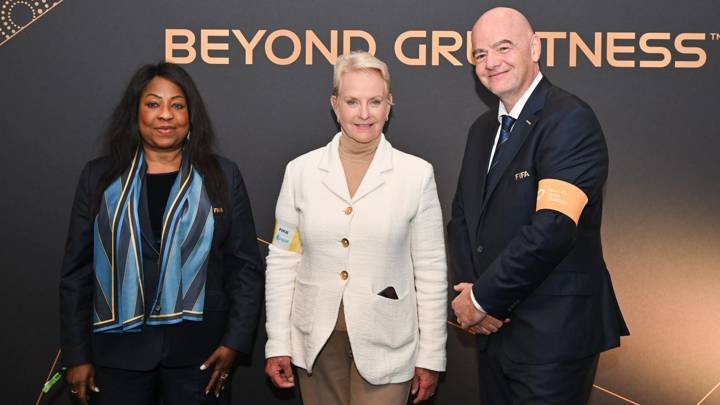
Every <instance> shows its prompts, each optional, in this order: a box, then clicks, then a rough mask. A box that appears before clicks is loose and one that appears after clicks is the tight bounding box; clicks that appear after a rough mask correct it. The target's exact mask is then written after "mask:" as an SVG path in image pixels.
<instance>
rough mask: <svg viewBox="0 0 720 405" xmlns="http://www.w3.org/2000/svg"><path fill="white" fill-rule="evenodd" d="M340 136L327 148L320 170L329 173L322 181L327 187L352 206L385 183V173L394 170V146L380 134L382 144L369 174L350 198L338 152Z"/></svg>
mask: <svg viewBox="0 0 720 405" xmlns="http://www.w3.org/2000/svg"><path fill="white" fill-rule="evenodd" d="M340 135H341V133H337V134H336V135H335V137H334V138H333V140H332V141H330V143H329V144H328V145H327V147H326V148H325V151H324V152H323V156H322V157H321V158H320V163H319V164H318V169H319V170H322V171H325V172H327V174H326V175H325V176H324V177H323V179H322V182H323V184H324V185H325V187H327V188H328V190H330V191H331V192H332V193H333V194H335V195H336V196H338V197H339V198H340V199H341V200H343V201H344V202H345V203H346V204H348V205H351V204H353V203H356V202H357V201H358V200H360V199H361V198H363V197H365V196H366V195H368V194H369V193H371V192H372V191H374V190H376V189H377V188H378V187H380V186H382V185H383V184H384V183H385V178H384V177H383V173H384V172H386V171H388V170H392V168H393V162H392V145H390V142H388V141H387V140H386V139H385V135H383V134H380V137H381V138H380V143H379V144H378V148H377V151H375V155H374V156H373V159H372V161H371V162H370V166H369V167H368V170H367V173H365V176H363V179H362V181H361V182H360V186H359V187H358V189H357V191H356V192H355V195H354V196H353V197H352V198H350V191H349V190H348V186H347V179H346V177H345V170H344V169H343V166H342V162H341V161H340V152H339V150H338V148H339V147H340Z"/></svg>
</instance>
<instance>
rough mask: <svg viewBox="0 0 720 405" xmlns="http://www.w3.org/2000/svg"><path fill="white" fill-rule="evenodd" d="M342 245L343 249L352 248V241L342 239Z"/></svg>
mask: <svg viewBox="0 0 720 405" xmlns="http://www.w3.org/2000/svg"><path fill="white" fill-rule="evenodd" d="M340 243H342V245H343V247H348V246H350V241H349V240H347V238H342V240H341V241H340Z"/></svg>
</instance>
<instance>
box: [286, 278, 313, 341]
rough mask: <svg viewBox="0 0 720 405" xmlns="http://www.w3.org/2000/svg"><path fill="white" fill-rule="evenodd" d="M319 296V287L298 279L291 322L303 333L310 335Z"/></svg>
mask: <svg viewBox="0 0 720 405" xmlns="http://www.w3.org/2000/svg"><path fill="white" fill-rule="evenodd" d="M317 294H318V286H317V285H316V284H314V283H310V282H307V281H303V280H300V279H297V280H296V281H295V292H294V294H293V302H292V313H291V321H292V324H293V326H294V327H295V328H296V329H297V330H298V331H300V332H301V333H305V334H308V335H309V334H310V332H311V331H312V325H313V313H314V311H313V310H314V308H315V301H316V298H317Z"/></svg>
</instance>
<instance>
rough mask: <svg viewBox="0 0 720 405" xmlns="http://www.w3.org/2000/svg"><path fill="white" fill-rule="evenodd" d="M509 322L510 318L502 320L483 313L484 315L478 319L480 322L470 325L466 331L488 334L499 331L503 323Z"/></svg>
mask: <svg viewBox="0 0 720 405" xmlns="http://www.w3.org/2000/svg"><path fill="white" fill-rule="evenodd" d="M509 322H510V318H508V319H506V320H505V322H502V321H500V320H499V319H497V318H495V317H493V316H492V315H485V317H484V318H483V319H482V320H481V321H480V323H478V324H475V325H473V326H471V327H470V328H469V329H468V331H469V332H470V333H472V334H475V335H478V334H482V335H490V334H493V333H495V332H497V331H499V330H500V328H502V326H503V325H504V324H506V323H509Z"/></svg>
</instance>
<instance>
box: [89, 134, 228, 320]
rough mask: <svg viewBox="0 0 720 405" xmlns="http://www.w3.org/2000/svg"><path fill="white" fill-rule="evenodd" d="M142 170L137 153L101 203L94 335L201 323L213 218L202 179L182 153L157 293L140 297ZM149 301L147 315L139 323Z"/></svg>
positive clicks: (165, 228) (165, 219) (164, 229)
mask: <svg viewBox="0 0 720 405" xmlns="http://www.w3.org/2000/svg"><path fill="white" fill-rule="evenodd" d="M146 170H147V165H146V163H145V159H144V154H143V151H142V148H138V151H137V152H135V156H134V157H133V160H132V163H131V164H130V167H129V168H128V170H127V171H126V172H125V173H123V174H122V175H121V176H120V177H119V178H118V179H117V180H115V181H114V182H113V183H112V184H110V186H109V187H108V188H107V189H105V191H104V192H103V196H102V199H101V201H100V206H99V210H98V214H97V217H96V218H95V226H94V249H93V253H94V257H93V264H94V270H95V294H94V299H93V330H94V331H95V332H130V331H133V332H134V331H138V330H139V326H140V325H142V324H143V323H145V324H149V325H159V324H170V323H178V322H182V321H183V320H193V321H201V320H202V318H203V307H204V303H205V280H206V277H207V264H208V254H209V252H210V246H211V243H212V237H213V228H214V220H213V213H212V205H211V204H210V199H209V198H208V195H207V192H206V191H205V187H203V179H202V176H201V175H200V174H199V173H198V172H197V170H195V169H194V168H193V166H192V164H190V162H189V159H188V158H187V156H185V155H183V160H182V164H181V166H180V172H179V174H178V176H177V179H176V180H175V183H174V184H173V186H172V189H171V190H170V196H169V197H168V201H167V204H166V206H165V213H164V215H163V227H162V236H161V239H160V250H159V253H160V255H159V260H158V265H159V271H160V277H159V281H158V288H157V292H156V294H155V296H154V297H145V296H144V294H143V268H142V263H143V259H142V242H141V241H142V236H141V233H140V232H141V231H140V215H139V213H138V209H139V207H138V206H139V203H140V192H141V190H142V186H143V181H144V180H145V172H146ZM148 298H150V300H152V301H150V303H151V304H152V306H151V307H150V308H152V311H151V312H150V313H149V316H148V317H147V319H146V316H145V306H146V303H147V301H146V299H148Z"/></svg>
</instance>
